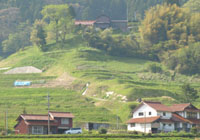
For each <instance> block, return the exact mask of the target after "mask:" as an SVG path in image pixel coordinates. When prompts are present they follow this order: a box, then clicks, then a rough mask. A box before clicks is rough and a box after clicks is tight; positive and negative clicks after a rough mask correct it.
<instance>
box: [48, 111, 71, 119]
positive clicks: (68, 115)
mask: <svg viewBox="0 0 200 140" xmlns="http://www.w3.org/2000/svg"><path fill="white" fill-rule="evenodd" d="M49 114H50V115H52V116H53V117H55V118H74V115H73V114H72V113H70V112H53V111H51V112H49Z"/></svg>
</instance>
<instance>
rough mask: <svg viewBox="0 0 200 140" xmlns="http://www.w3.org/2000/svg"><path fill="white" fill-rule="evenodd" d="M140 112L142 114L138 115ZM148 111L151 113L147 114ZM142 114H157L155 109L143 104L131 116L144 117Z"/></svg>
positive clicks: (153, 115)
mask: <svg viewBox="0 0 200 140" xmlns="http://www.w3.org/2000/svg"><path fill="white" fill-rule="evenodd" d="M140 112H143V116H139V113H140ZM149 112H151V115H149ZM144 115H145V116H146V117H155V116H157V111H156V110H155V109H153V108H152V107H150V106H148V105H146V104H144V105H142V106H141V107H140V108H139V109H138V110H136V111H135V112H134V113H133V118H143V117H145V116H144Z"/></svg>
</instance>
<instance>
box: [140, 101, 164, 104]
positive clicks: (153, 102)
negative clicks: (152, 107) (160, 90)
mask: <svg viewBox="0 0 200 140" xmlns="http://www.w3.org/2000/svg"><path fill="white" fill-rule="evenodd" d="M143 102H144V103H147V104H148V103H150V104H162V103H161V102H155V101H143Z"/></svg>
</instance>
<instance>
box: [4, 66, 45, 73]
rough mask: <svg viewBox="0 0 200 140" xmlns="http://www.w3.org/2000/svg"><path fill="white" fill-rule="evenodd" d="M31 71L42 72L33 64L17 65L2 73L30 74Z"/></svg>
mask: <svg viewBox="0 0 200 140" xmlns="http://www.w3.org/2000/svg"><path fill="white" fill-rule="evenodd" d="M32 73H42V70H40V69H38V68H35V67H33V66H25V67H17V68H14V69H11V70H9V71H6V72H4V74H32Z"/></svg>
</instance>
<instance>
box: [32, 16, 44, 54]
mask: <svg viewBox="0 0 200 140" xmlns="http://www.w3.org/2000/svg"><path fill="white" fill-rule="evenodd" d="M44 26H45V23H44V22H43V21H41V20H36V21H35V23H34V26H33V30H32V32H31V38H30V40H31V42H32V43H33V44H35V45H37V46H38V47H40V49H41V50H43V51H44V48H45V45H46V37H47V34H46V32H45V30H44Z"/></svg>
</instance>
